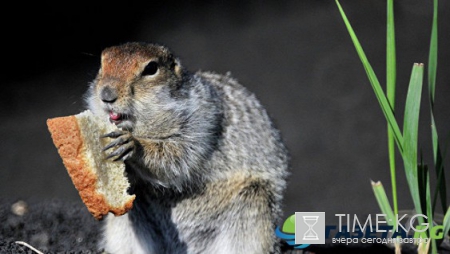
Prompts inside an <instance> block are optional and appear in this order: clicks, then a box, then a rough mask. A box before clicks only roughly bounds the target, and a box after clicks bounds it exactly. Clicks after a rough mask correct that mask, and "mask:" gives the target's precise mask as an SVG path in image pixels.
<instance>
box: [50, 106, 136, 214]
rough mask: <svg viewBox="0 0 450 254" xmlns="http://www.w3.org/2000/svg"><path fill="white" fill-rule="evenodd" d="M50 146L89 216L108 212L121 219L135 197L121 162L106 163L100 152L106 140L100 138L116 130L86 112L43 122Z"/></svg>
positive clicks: (109, 161) (104, 156) (103, 155)
mask: <svg viewBox="0 0 450 254" xmlns="http://www.w3.org/2000/svg"><path fill="white" fill-rule="evenodd" d="M47 126H48V129H49V131H50V133H51V137H52V139H53V143H54V144H55V146H56V148H57V149H58V153H59V155H60V157H61V158H62V161H63V164H64V166H65V167H66V169H67V172H68V173H69V175H70V177H71V179H72V182H73V184H74V185H75V188H76V189H77V190H78V193H79V194H80V196H81V199H82V201H83V202H84V204H85V205H86V207H87V208H88V210H89V212H90V213H91V214H92V215H93V216H94V217H95V218H96V219H99V220H100V219H102V218H103V217H104V216H105V215H106V214H108V212H111V213H113V214H115V215H122V214H125V213H126V212H127V211H129V210H130V209H131V208H132V206H133V201H134V199H135V195H129V194H128V193H127V190H128V188H129V187H130V184H129V182H128V179H127V177H126V172H125V164H124V163H123V162H122V161H116V162H114V161H112V160H110V159H109V160H107V159H105V158H106V154H105V153H104V152H103V151H102V149H103V147H105V146H106V145H107V144H108V143H109V142H111V139H110V138H100V136H102V135H104V134H107V133H109V132H111V131H114V130H115V129H117V127H116V126H115V125H114V124H110V123H109V122H107V121H105V120H102V119H99V118H98V117H97V116H95V115H94V114H92V112H91V111H89V110H86V111H84V112H81V113H79V114H77V115H72V116H65V117H56V118H51V119H48V120H47Z"/></svg>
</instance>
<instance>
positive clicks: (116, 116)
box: [109, 111, 130, 127]
mask: <svg viewBox="0 0 450 254" xmlns="http://www.w3.org/2000/svg"><path fill="white" fill-rule="evenodd" d="M129 118H130V117H129V115H127V114H124V113H118V112H114V111H110V112H109V121H110V122H111V123H113V124H115V125H117V126H119V124H121V123H122V122H124V121H126V120H129ZM119 127H120V126H119Z"/></svg>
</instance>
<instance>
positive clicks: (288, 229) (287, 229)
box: [281, 214, 295, 234]
mask: <svg viewBox="0 0 450 254" xmlns="http://www.w3.org/2000/svg"><path fill="white" fill-rule="evenodd" d="M281 230H283V232H284V233H291V234H294V233H295V214H293V215H291V216H289V218H287V219H286V220H285V221H284V223H283V228H282V229H281Z"/></svg>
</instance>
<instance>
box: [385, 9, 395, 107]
mask: <svg viewBox="0 0 450 254" xmlns="http://www.w3.org/2000/svg"><path fill="white" fill-rule="evenodd" d="M387 2H388V3H387V29H386V33H387V36H386V94H387V97H388V100H389V103H390V104H391V108H392V111H393V112H394V111H395V110H394V105H395V82H396V76H397V66H396V65H397V64H396V54H395V23H394V0H388V1H387Z"/></svg>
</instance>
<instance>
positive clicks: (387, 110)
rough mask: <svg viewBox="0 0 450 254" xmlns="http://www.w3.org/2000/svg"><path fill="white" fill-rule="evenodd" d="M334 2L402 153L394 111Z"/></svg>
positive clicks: (400, 136)
mask: <svg viewBox="0 0 450 254" xmlns="http://www.w3.org/2000/svg"><path fill="white" fill-rule="evenodd" d="M336 4H337V6H338V8H339V12H340V14H341V16H342V19H343V20H344V23H345V26H346V27H347V30H348V32H349V34H350V37H351V39H352V41H353V44H354V46H355V49H356V52H357V53H358V56H359V58H360V60H361V62H362V64H363V66H364V69H365V71H366V74H367V77H368V79H369V81H370V84H371V85H372V88H373V90H374V92H375V96H376V97H377V99H378V102H379V104H380V107H381V110H382V111H383V114H384V116H385V118H386V120H387V122H388V123H389V126H390V127H391V128H392V131H393V133H394V138H395V141H396V143H397V146H398V149H399V151H400V153H402V154H403V143H404V142H403V136H402V133H401V131H400V128H399V126H398V124H397V121H396V120H395V116H394V113H393V112H392V109H391V106H390V104H389V102H388V100H387V98H386V95H385V94H384V91H383V89H382V88H381V85H380V82H379V81H378V78H377V76H376V75H375V72H374V71H373V68H372V66H371V65H370V63H369V60H368V59H367V57H366V54H365V53H364V50H363V48H362V46H361V44H360V43H359V40H358V38H357V37H356V34H355V32H354V30H353V28H352V26H351V24H350V22H349V21H348V18H347V16H346V15H345V12H344V10H343V9H342V6H341V4H340V3H339V1H338V0H336Z"/></svg>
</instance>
